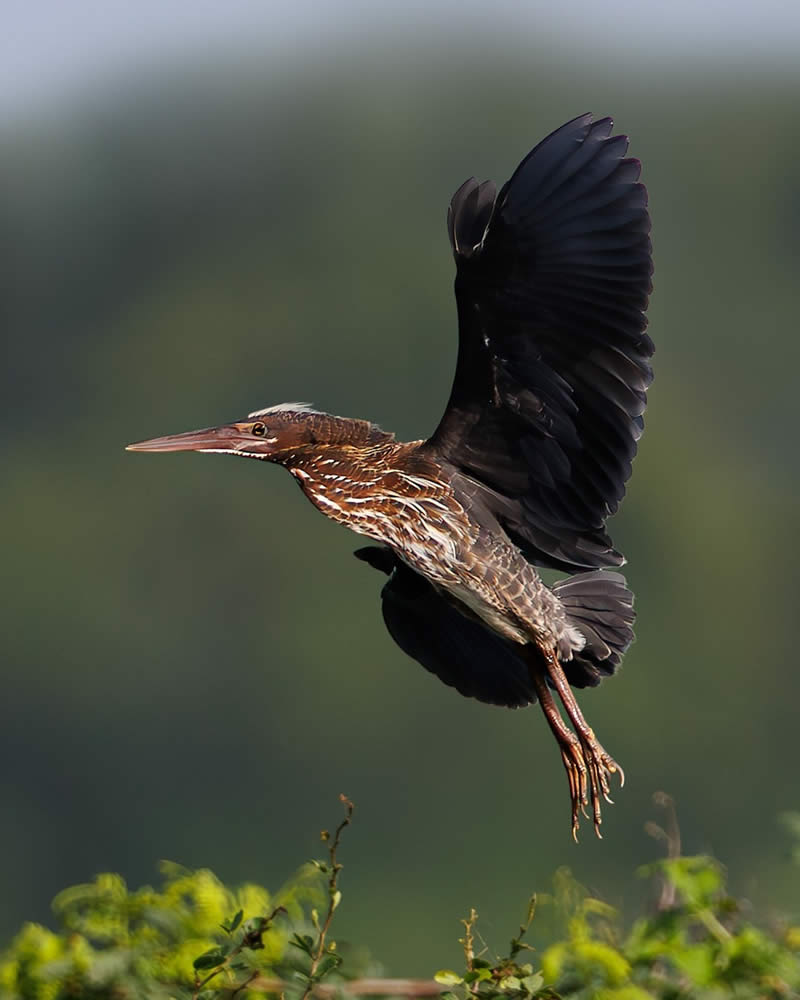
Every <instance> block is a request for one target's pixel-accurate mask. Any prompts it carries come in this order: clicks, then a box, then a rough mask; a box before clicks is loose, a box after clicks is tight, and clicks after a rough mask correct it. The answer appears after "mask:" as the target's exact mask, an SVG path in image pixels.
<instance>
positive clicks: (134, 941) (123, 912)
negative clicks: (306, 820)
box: [0, 799, 365, 1000]
mask: <svg viewBox="0 0 800 1000" xmlns="http://www.w3.org/2000/svg"><path fill="white" fill-rule="evenodd" d="M343 802H344V804H345V807H346V813H345V818H344V820H343V821H342V823H341V824H340V825H339V827H338V828H337V830H336V833H335V835H334V836H333V838H331V837H330V835H329V834H328V833H327V832H323V835H322V836H323V841H325V842H326V843H327V844H328V860H327V862H323V861H316V860H315V861H309V862H308V863H307V864H306V865H304V866H303V867H302V868H301V869H300V870H299V871H298V872H297V874H296V875H295V876H294V878H293V879H292V880H291V881H290V882H289V883H288V884H287V885H286V886H285V887H284V888H283V889H282V890H281V891H280V892H278V893H277V894H275V895H272V894H270V893H269V892H268V891H267V890H266V889H264V888H263V887H261V886H258V885H251V884H248V885H244V886H242V887H241V888H239V889H237V890H231V889H228V888H226V887H225V886H224V885H223V884H222V883H221V882H220V881H219V879H218V878H217V877H216V876H215V875H214V874H213V873H212V872H210V871H207V870H205V869H201V870H199V871H188V870H187V869H185V868H182V867H180V866H179V865H175V864H172V863H165V864H164V865H163V866H162V874H163V886H162V887H161V889H160V890H156V889H152V888H151V887H150V886H145V887H144V888H142V889H138V890H136V891H131V890H129V889H128V887H127V885H126V884H125V882H124V880H123V879H122V878H121V877H120V876H119V875H111V874H105V875H98V876H97V878H96V879H95V880H94V882H91V883H89V884H86V885H77V886H73V887H72V888H70V889H65V890H64V891H63V892H62V893H60V894H59V895H58V896H57V897H56V899H55V900H54V902H53V909H54V911H55V914H56V916H57V917H58V919H59V922H60V924H61V929H60V931H59V932H53V931H50V930H48V929H47V928H45V927H42V926H40V925H39V924H32V923H31V924H26V925H25V926H24V927H23V929H22V930H21V931H20V933H19V934H18V935H17V936H16V938H15V939H14V941H13V942H12V944H11V947H10V948H9V949H8V951H7V952H6V953H5V954H4V955H3V956H2V957H1V958H0V1000H66V998H70V997H82V998H98V1000H100V998H108V997H114V998H119V1000H126V998H134V997H136V998H139V997H142V998H148V1000H173V998H174V1000H189V998H192V1000H211V998H212V997H219V996H223V995H224V996H230V995H232V994H235V995H236V996H238V997H241V998H243V1000H244V998H246V997H248V996H250V995H263V992H264V989H263V984H264V983H265V982H268V981H269V980H275V979H278V980H280V981H282V982H284V983H285V988H284V990H283V992H285V993H286V994H287V995H289V996H291V995H296V996H298V997H303V998H305V997H308V995H309V994H310V992H311V990H312V989H313V987H314V986H315V985H316V984H317V983H319V982H320V981H321V980H322V979H323V978H325V977H327V976H329V975H330V974H332V973H334V972H336V970H338V968H339V966H340V965H341V962H342V958H341V956H340V955H339V953H338V952H337V950H336V943H335V942H334V941H330V940H329V939H328V937H327V931H328V928H329V927H330V923H331V918H332V915H333V911H334V910H335V909H336V907H337V906H338V905H339V902H340V900H341V890H340V889H339V888H338V878H339V872H340V871H341V867H342V866H341V864H340V863H339V862H338V861H337V859H336V851H337V849H338V846H339V839H340V836H341V833H342V830H343V829H344V827H345V826H347V825H349V822H350V816H351V815H352V804H351V803H349V802H347V800H345V799H343ZM321 903H324V904H325V905H326V907H327V909H326V916H325V918H324V922H323V923H320V919H319V915H318V910H317V906H318V905H320V904H321ZM308 931H310V932H311V933H308ZM361 965H362V967H359V964H358V962H357V961H352V960H351V962H350V969H349V970H348V973H349V974H351V975H358V974H360V973H361V972H363V971H365V970H364V968H363V962H362V963H361ZM259 983H261V988H259Z"/></svg>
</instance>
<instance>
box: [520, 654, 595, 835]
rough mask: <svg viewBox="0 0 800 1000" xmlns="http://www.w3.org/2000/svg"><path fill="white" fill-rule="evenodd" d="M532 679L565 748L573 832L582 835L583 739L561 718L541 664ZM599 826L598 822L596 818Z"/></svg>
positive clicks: (584, 796) (585, 771)
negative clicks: (581, 740) (579, 811)
mask: <svg viewBox="0 0 800 1000" xmlns="http://www.w3.org/2000/svg"><path fill="white" fill-rule="evenodd" d="M531 679H532V680H533V684H534V687H535V688H536V693H537V695H538V696H539V704H540V705H541V706H542V711H543V712H544V717H545V718H546V719H547V722H548V725H549V726H550V729H551V730H552V732H553V735H554V736H555V738H556V740H558V745H559V747H560V749H561V759H562V760H563V762H564V767H565V768H566V771H567V778H568V780H569V794H570V798H571V799H572V836H573V837H574V839H575V840H576V841H577V839H578V809H580V810H581V811H582V812H583V815H584V816H586V806H587V805H588V801H589V800H588V796H587V775H588V769H587V766H586V760H585V756H584V752H583V747H582V746H581V743H580V740H579V739H578V737H577V736H576V735H575V733H573V732H572V730H571V729H570V728H569V726H568V725H567V724H566V723H565V722H564V720H563V719H562V718H561V713H560V712H559V710H558V707H557V705H556V703H555V701H554V700H553V695H552V694H551V693H550V688H549V687H548V686H547V681H546V680H545V678H544V676H543V675H542V673H541V671H540V670H539V669H537V667H535V666H534V667H531ZM595 829H597V823H596V822H595Z"/></svg>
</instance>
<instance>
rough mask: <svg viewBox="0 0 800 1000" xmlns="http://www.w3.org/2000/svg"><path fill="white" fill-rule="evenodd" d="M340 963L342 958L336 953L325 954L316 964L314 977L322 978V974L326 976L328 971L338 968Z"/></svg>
mask: <svg viewBox="0 0 800 1000" xmlns="http://www.w3.org/2000/svg"><path fill="white" fill-rule="evenodd" d="M341 964H342V960H341V958H340V957H339V956H338V955H327V956H326V957H325V958H323V959H322V961H321V962H320V963H319V965H318V966H317V974H316V976H315V978H316V979H322V978H323V977H324V976H327V974H328V973H329V972H332V971H333V969H336V968H338V966H340V965H341Z"/></svg>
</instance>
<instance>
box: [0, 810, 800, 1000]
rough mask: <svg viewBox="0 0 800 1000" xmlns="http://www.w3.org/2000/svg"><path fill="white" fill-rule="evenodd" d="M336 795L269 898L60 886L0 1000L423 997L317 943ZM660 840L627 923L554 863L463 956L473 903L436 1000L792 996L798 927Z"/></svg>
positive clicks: (13, 961) (26, 935) (174, 869)
mask: <svg viewBox="0 0 800 1000" xmlns="http://www.w3.org/2000/svg"><path fill="white" fill-rule="evenodd" d="M342 801H343V804H344V807H345V816H344V819H343V820H342V821H341V823H340V824H339V826H338V827H337V829H336V830H335V832H334V833H333V834H332V835H331V834H328V833H327V832H325V831H324V832H323V834H322V839H323V842H325V843H326V845H327V857H326V858H325V859H324V860H314V861H310V862H308V863H307V864H306V865H304V866H303V867H302V868H301V869H300V871H299V872H298V873H297V874H296V876H295V877H294V879H293V880H292V881H291V882H290V883H289V884H288V885H287V886H286V887H285V888H284V889H282V890H281V891H280V892H279V893H277V894H275V895H271V894H270V893H269V892H268V891H267V890H266V889H264V888H262V887H260V886H256V885H245V886H242V887H241V888H239V889H237V890H231V889H229V888H227V887H226V886H224V885H223V884H222V883H221V882H220V881H219V880H218V879H217V878H216V877H215V876H214V875H213V874H212V873H211V872H209V871H207V870H200V871H193V872H192V871H187V870H186V869H183V868H180V867H179V866H177V865H173V864H167V865H165V866H164V867H163V886H162V888H161V889H160V890H156V889H152V888H150V887H145V888H143V889H139V890H136V891H133V892H132V891H130V890H129V889H128V888H127V886H126V885H125V882H124V881H123V880H122V879H121V878H120V876H118V875H110V874H105V875H99V876H98V877H97V878H96V879H95V881H94V882H92V883H90V884H88V885H80V886H74V887H73V888H70V889H66V890H65V891H64V892H62V893H61V894H60V895H59V896H57V897H56V900H55V901H54V904H53V905H54V910H55V913H56V916H57V917H58V919H59V922H60V925H61V929H60V931H58V932H54V931H50V930H48V929H47V928H45V927H42V926H40V925H38V924H26V925H25V926H24V927H23V928H22V930H21V931H20V933H19V934H18V935H17V937H16V938H15V939H14V941H13V942H12V944H11V946H10V948H9V949H8V950H7V951H6V952H5V954H4V955H3V956H2V958H0V1000H67V998H75V997H81V998H90V1000H91V998H98V1000H100V998H114V1000H116V998H119V1000H128V998H148V1000H167V998H175V1000H190V998H191V1000H212V998H222V997H234V996H235V997H239V998H240V1000H248V998H249V1000H252V998H255V997H259V996H263V995H264V994H265V993H272V994H280V995H281V996H284V997H292V998H298V1000H308V998H309V997H310V996H311V995H312V994H314V995H323V996H325V997H329V996H331V995H335V994H337V993H339V992H342V993H347V992H348V991H351V992H355V993H360V994H362V995H363V994H365V993H372V994H374V995H389V994H394V995H396V994H400V993H402V994H406V995H414V996H419V995H423V994H425V993H429V992H430V984H429V983H427V982H422V983H420V982H414V981H404V982H398V981H388V980H383V981H382V980H376V981H374V982H373V981H369V982H367V981H366V980H364V979H363V978H360V977H364V976H365V975H368V974H372V975H374V974H375V972H376V969H375V967H374V966H372V965H371V963H370V962H369V960H368V959H365V958H364V957H363V953H361V952H359V953H355V952H353V953H352V954H348V952H347V950H346V949H345V948H337V944H336V942H335V941H334V940H332V939H331V937H330V934H329V931H330V928H331V924H332V921H333V918H334V914H335V911H336V909H337V907H338V906H339V903H340V901H341V898H342V896H341V890H340V889H339V876H340V872H341V867H342V866H341V863H340V861H339V860H338V850H339V846H340V841H341V836H342V833H343V831H344V830H345V828H346V827H347V826H348V825H349V823H350V821H351V817H352V812H353V806H352V803H350V802H349V801H348V800H347V799H346V798H344V797H342ZM793 822H795V823H796V822H797V821H796V819H795V820H793ZM659 832H660V833H663V831H659ZM664 836H665V838H666V839H667V840H668V843H669V844H670V847H671V849H670V855H671V856H670V857H668V858H666V859H665V860H662V861H658V862H656V863H654V864H652V865H650V866H648V867H647V868H645V869H643V870H642V872H641V874H643V875H645V876H647V877H651V878H655V879H657V880H658V881H659V883H660V886H661V894H660V900H659V903H658V906H657V908H656V910H655V911H654V913H653V914H652V915H651V916H647V917H642V918H640V919H638V920H636V921H635V922H634V924H633V926H632V927H630V928H629V929H628V930H624V929H623V928H622V927H621V925H620V921H619V918H618V915H617V914H616V912H615V911H614V910H613V909H612V908H611V907H609V906H608V905H606V904H605V903H603V902H601V901H600V900H597V899H594V898H592V897H591V896H590V895H589V894H588V893H587V892H586V891H585V890H584V889H583V888H582V887H581V886H580V885H578V884H577V883H576V882H575V881H574V880H573V879H572V877H571V876H570V874H569V872H568V871H567V870H566V869H562V870H561V871H559V872H558V873H557V874H556V877H555V884H554V891H553V893H552V894H550V895H547V896H542V897H539V898H537V897H532V898H531V900H530V902H529V905H528V911H527V915H526V919H525V921H524V922H523V924H522V925H521V926H520V928H519V931H518V933H517V934H516V935H515V936H514V937H513V938H512V940H511V944H510V947H509V949H508V953H507V954H506V955H505V956H498V955H494V956H491V957H490V954H489V951H488V948H487V947H486V946H485V945H481V947H480V949H478V950H477V951H476V940H478V938H477V931H476V921H477V914H476V913H475V911H474V910H473V911H471V913H470V915H469V917H468V918H467V919H466V920H464V921H463V923H464V928H465V933H464V937H463V938H462V939H461V943H462V945H463V947H464V956H465V968H464V970H463V971H462V972H454V971H451V970H442V971H440V972H438V973H437V974H436V977H435V978H436V981H437V982H438V983H439V984H440V986H441V987H442V988H443V991H442V1000H535V998H551V1000H555V998H564V1000H567V998H570V1000H589V998H592V1000H652V998H658V1000H678V998H682V997H685V998H695V997H697V998H702V1000H716V998H724V997H735V998H739V1000H749V998H753V1000H756V998H776V1000H778V998H781V1000H783V998H791V997H800V926H793V925H791V924H790V923H788V922H787V923H782V924H780V925H778V926H775V927H773V928H772V929H771V930H769V931H767V930H764V929H762V928H759V927H757V926H756V925H755V924H753V923H751V922H750V921H749V920H748V919H746V917H745V914H744V911H743V907H742V906H741V905H740V904H739V903H738V902H737V901H736V900H734V899H732V898H731V897H730V896H729V895H728V894H727V892H726V889H725V877H724V871H723V869H722V867H721V866H720V865H719V864H718V862H716V861H715V860H714V859H713V858H709V857H703V856H697V857H681V856H679V855H678V854H677V851H676V850H675V841H674V838H672V839H671V838H669V837H666V835H664ZM543 906H544V907H549V908H551V909H552V912H554V913H556V912H557V913H560V914H562V915H563V917H564V921H563V922H564V930H563V933H561V934H560V935H557V936H556V939H555V940H553V941H552V942H550V943H549V944H547V945H546V946H545V947H544V948H543V949H542V950H541V952H539V951H536V950H535V949H533V948H532V947H531V946H530V945H529V944H527V943H526V942H525V940H524V938H525V937H526V935H527V933H528V931H529V929H530V927H531V925H532V923H533V921H534V919H535V918H536V915H537V913H538V912H539V910H540V908H541V907H543ZM359 955H360V956H361V957H360V958H359ZM523 959H529V960H528V961H524V960H523ZM323 980H325V981H326V982H325V985H324V987H323V986H321V984H322V982H323ZM356 980H357V981H356Z"/></svg>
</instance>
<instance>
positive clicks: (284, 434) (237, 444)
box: [126, 403, 327, 462]
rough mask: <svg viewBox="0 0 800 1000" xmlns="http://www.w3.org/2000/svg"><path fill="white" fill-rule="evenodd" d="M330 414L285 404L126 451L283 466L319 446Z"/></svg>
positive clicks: (162, 438) (129, 446)
mask: <svg viewBox="0 0 800 1000" xmlns="http://www.w3.org/2000/svg"><path fill="white" fill-rule="evenodd" d="M326 416H327V414H323V413H319V412H318V411H317V410H313V409H311V407H309V406H307V405H306V404H305V403H282V404H280V405H278V406H271V407H268V408H267V409H265V410H256V411H255V412H254V413H250V414H248V416H247V418H246V419H245V420H237V421H236V422H235V423H232V424H222V425H220V426H219V427H206V428H204V429H203V430H199V431H185V432H184V433H182V434H167V435H166V436H165V437H157V438H150V439H149V440H147V441H137V442H136V443H135V444H129V445H128V447H127V449H126V450H127V451H202V452H217V453H218V454H221V455H241V456H243V457H244V458H261V459H266V460H267V461H270V462H284V461H286V460H288V459H290V458H291V456H293V455H295V454H297V453H301V452H303V451H305V450H306V449H307V448H309V447H311V446H313V445H316V444H318V443H320V434H321V433H324V429H325V428H324V423H325V421H324V418H325V417H326Z"/></svg>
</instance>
